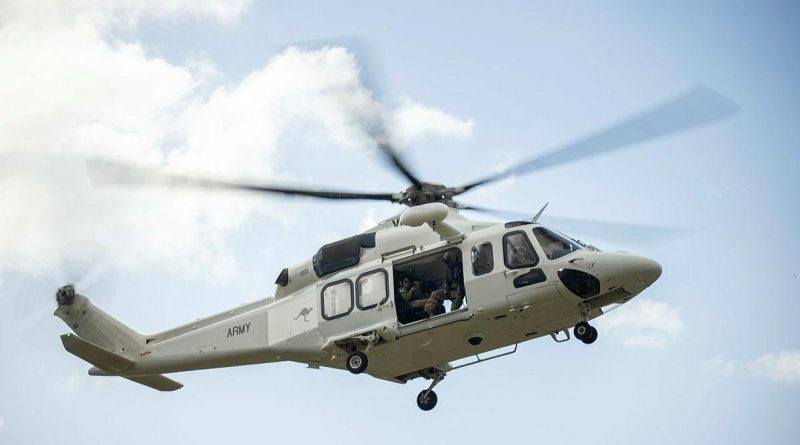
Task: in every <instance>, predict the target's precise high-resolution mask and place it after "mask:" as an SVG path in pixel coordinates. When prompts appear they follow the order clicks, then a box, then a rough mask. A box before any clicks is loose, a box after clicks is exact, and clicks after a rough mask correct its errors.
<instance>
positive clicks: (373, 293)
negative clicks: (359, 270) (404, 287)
mask: <svg viewBox="0 0 800 445" xmlns="http://www.w3.org/2000/svg"><path fill="white" fill-rule="evenodd" d="M388 298H389V279H388V278H387V274H386V271H385V270H383V269H378V270H374V271H372V272H367V273H365V274H364V275H361V276H360V277H358V280H356V304H357V305H358V308H359V309H361V310H365V309H371V308H373V307H375V306H377V305H379V304H382V303H385V302H386V300H387V299H388Z"/></svg>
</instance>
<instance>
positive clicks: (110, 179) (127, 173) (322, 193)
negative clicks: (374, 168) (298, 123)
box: [86, 159, 399, 202]
mask: <svg viewBox="0 0 800 445" xmlns="http://www.w3.org/2000/svg"><path fill="white" fill-rule="evenodd" d="M86 171H87V172H88V173H89V177H90V178H91V180H92V184H94V185H96V186H97V185H126V184H134V185H157V186H166V187H190V188H200V189H220V190H244V191H250V192H266V193H276V194H281V195H287V196H309V197H313V198H324V199H371V200H377V201H391V202H397V201H398V200H399V197H397V196H395V195H393V194H391V193H358V192H342V191H330V190H327V191H326V190H309V189H297V188H288V187H277V186H271V185H257V184H242V183H234V182H226V181H218V180H213V179H205V178H195V177H191V176H184V175H173V174H168V173H163V172H160V171H158V170H155V169H149V168H143V167H134V166H130V165H126V164H121V163H117V162H113V161H106V160H99V159H91V160H88V161H86Z"/></svg>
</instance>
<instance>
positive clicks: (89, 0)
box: [0, 0, 251, 30]
mask: <svg viewBox="0 0 800 445" xmlns="http://www.w3.org/2000/svg"><path fill="white" fill-rule="evenodd" d="M250 3H251V0H137V1H131V0H37V1H36V2H31V1H29V0H5V1H4V2H2V4H0V16H3V17H4V21H5V22H11V23H28V24H33V25H35V26H64V25H80V26H88V27H91V28H94V29H98V30H106V29H109V28H111V27H119V26H125V27H130V26H135V25H136V24H138V23H139V22H140V21H142V20H158V21H167V20H174V19H177V18H182V17H187V16H188V17H191V18H195V19H202V18H208V19H211V20H215V21H217V22H220V23H223V24H230V23H233V22H234V21H235V20H236V19H237V18H238V17H239V16H240V15H241V14H242V13H243V12H244V11H246V10H247V8H248V7H249V6H250Z"/></svg>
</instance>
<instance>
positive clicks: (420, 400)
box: [417, 389, 439, 411]
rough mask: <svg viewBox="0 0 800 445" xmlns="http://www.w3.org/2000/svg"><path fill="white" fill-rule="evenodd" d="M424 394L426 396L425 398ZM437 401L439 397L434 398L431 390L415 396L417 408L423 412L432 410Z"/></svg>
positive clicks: (434, 395) (434, 394)
mask: <svg viewBox="0 0 800 445" xmlns="http://www.w3.org/2000/svg"><path fill="white" fill-rule="evenodd" d="M425 393H427V394H428V395H427V396H426V395H425ZM438 401H439V397H437V396H436V393H435V392H433V390H428V389H425V390H422V391H421V392H420V393H419V395H418V396H417V406H418V407H419V409H421V410H423V411H430V410H432V409H433V408H434V407H435V406H436V402H438Z"/></svg>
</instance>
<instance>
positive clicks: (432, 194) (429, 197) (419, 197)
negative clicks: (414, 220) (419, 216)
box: [399, 182, 456, 207]
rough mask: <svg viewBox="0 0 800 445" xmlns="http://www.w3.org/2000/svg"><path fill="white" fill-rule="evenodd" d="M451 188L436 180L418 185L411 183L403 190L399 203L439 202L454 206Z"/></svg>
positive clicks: (416, 204) (410, 204) (412, 204)
mask: <svg viewBox="0 0 800 445" xmlns="http://www.w3.org/2000/svg"><path fill="white" fill-rule="evenodd" d="M453 195H454V193H453V190H452V189H451V188H450V187H445V186H444V185H443V184H439V183H436V182H423V183H421V184H420V187H417V186H415V185H412V186H411V187H409V188H407V189H406V190H405V192H403V197H402V198H400V201H399V202H400V204H405V205H407V206H409V207H415V206H419V205H423V204H430V203H432V202H440V203H442V204H445V205H446V206H448V207H455V206H456V205H455V202H454V201H453Z"/></svg>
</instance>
